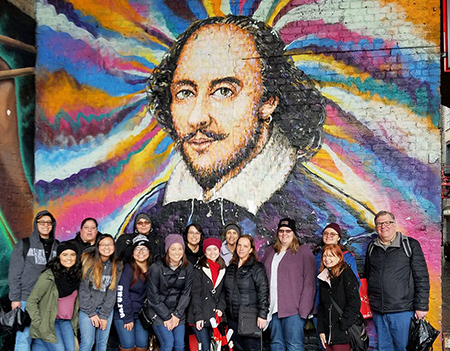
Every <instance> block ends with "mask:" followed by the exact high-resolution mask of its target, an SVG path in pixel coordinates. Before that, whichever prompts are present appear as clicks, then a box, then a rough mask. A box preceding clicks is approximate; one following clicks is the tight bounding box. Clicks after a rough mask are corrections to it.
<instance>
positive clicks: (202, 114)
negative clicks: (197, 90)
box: [188, 94, 211, 130]
mask: <svg viewBox="0 0 450 351" xmlns="http://www.w3.org/2000/svg"><path fill="white" fill-rule="evenodd" d="M209 112H210V111H209V104H208V99H207V98H204V97H202V96H201V95H200V94H199V96H197V98H196V99H195V105H194V107H193V109H192V110H191V112H190V114H189V120H188V122H189V125H190V126H191V127H192V128H193V129H194V130H198V129H202V128H205V127H207V126H208V125H209V124H210V123H211V118H210V115H209Z"/></svg>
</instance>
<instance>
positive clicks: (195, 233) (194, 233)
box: [188, 232, 202, 236]
mask: <svg viewBox="0 0 450 351" xmlns="http://www.w3.org/2000/svg"><path fill="white" fill-rule="evenodd" d="M188 234H191V235H198V236H200V235H202V233H200V232H188Z"/></svg>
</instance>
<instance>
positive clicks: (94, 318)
mask: <svg viewBox="0 0 450 351" xmlns="http://www.w3.org/2000/svg"><path fill="white" fill-rule="evenodd" d="M89 318H90V320H91V323H92V325H93V326H94V328H98V327H99V326H100V318H99V316H97V315H96V314H94V315H93V316H92V317H89Z"/></svg>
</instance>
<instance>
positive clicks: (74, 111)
mask: <svg viewBox="0 0 450 351" xmlns="http://www.w3.org/2000/svg"><path fill="white" fill-rule="evenodd" d="M36 11H37V12H36V13H37V15H36V18H37V21H38V29H37V40H38V62H37V70H38V74H37V86H36V90H37V105H38V106H37V113H36V144H35V145H36V149H35V171H36V177H35V201H36V207H37V208H39V209H41V208H48V209H50V210H51V211H52V212H53V213H54V214H55V216H56V218H57V220H58V235H59V237H60V238H61V239H66V238H70V237H72V236H74V234H75V232H76V231H77V230H78V227H79V223H80V222H81V220H82V219H83V218H84V217H86V216H93V217H96V218H97V219H98V220H99V223H100V230H101V231H103V232H109V233H113V234H117V235H119V234H121V233H122V232H124V231H129V230H131V229H132V222H133V219H134V216H135V215H136V213H137V212H139V211H147V212H149V213H150V214H151V216H152V219H153V220H154V224H155V228H156V229H155V230H158V231H160V232H161V233H162V234H167V233H169V232H172V231H175V232H179V231H181V230H182V229H183V228H184V226H185V225H186V224H188V223H190V222H192V221H198V222H199V223H200V224H202V225H203V226H204V228H205V231H206V233H207V235H208V236H217V235H220V234H221V230H222V228H223V226H224V224H225V223H226V222H228V221H237V222H239V224H240V225H241V226H242V227H243V228H244V230H245V231H246V232H248V233H250V234H252V235H253V236H254V237H255V239H256V241H257V244H258V247H259V248H260V250H261V251H263V250H264V248H265V247H266V246H267V245H268V244H269V243H270V242H271V241H272V240H273V235H274V232H275V229H276V224H277V222H278V220H279V219H280V218H281V217H283V216H285V215H289V216H292V217H294V218H295V219H296V220H297V222H298V230H299V233H300V236H301V239H302V240H303V241H305V242H308V243H310V244H312V245H315V244H316V243H318V242H319V241H320V233H321V229H322V228H323V227H325V225H326V224H327V223H329V222H331V221H337V222H338V223H340V224H341V226H342V227H343V228H344V235H343V239H344V240H345V241H346V243H347V245H348V246H349V247H350V248H351V249H352V250H353V251H354V253H355V256H356V257H357V259H358V260H359V262H360V263H361V262H362V260H363V258H364V253H365V247H366V245H367V242H368V241H369V240H370V238H371V235H373V233H374V227H373V215H374V213H376V212H377V211H379V210H382V209H387V210H390V211H392V212H394V213H395V215H396V217H397V220H398V224H399V228H400V230H401V231H403V232H405V233H407V234H408V235H410V236H412V237H414V238H417V239H418V240H419V241H420V242H421V243H422V246H423V250H424V252H425V255H426V259H427V263H428V268H429V272H430V275H431V279H432V291H431V301H430V303H431V305H430V307H431V311H432V312H431V313H430V320H431V322H432V323H433V324H435V325H439V320H440V312H439V311H440V306H441V297H440V274H441V272H440V257H441V253H440V238H441V234H440V216H441V215H440V213H441V205H440V196H439V194H440V179H439V170H440V152H441V150H440V135H439V123H440V115H439V74H440V71H439V40H440V38H439V2H438V1H437V0H432V1H427V2H424V1H421V2H415V3H414V2H410V1H407V0H397V1H394V0H392V1H386V0H380V1H359V0H355V1H343V0H336V1H290V2H288V1H247V2H245V1H241V2H225V1H223V2H221V1H211V2H203V3H201V2H191V1H187V2H171V1H168V2H161V1H145V0H139V1H133V2H124V1H122V2H111V1H107V2H106V1H105V2H103V1H96V2H95V3H93V2H91V1H84V0H76V1H75V0H73V1H67V2H64V3H57V4H50V3H48V2H46V1H37V2H36ZM228 13H231V14H235V15H243V16H248V17H251V18H253V19H255V20H257V21H260V22H263V23H265V24H267V25H268V26H270V27H272V28H273V30H274V32H276V33H277V34H276V36H278V37H279V38H280V39H281V40H282V42H283V43H284V55H282V56H287V57H290V58H291V59H292V62H293V64H294V66H295V67H296V68H297V69H298V70H301V71H303V72H304V73H305V75H306V76H307V77H309V79H310V81H309V80H307V79H306V78H305V76H301V78H299V80H298V81H297V82H298V83H299V84H300V85H304V86H306V87H308V89H309V90H308V91H309V92H310V93H308V94H309V95H308V94H306V96H308V98H302V99H301V102H300V103H299V105H298V107H296V106H295V105H294V104H293V103H292V102H291V103H290V105H289V104H287V105H286V103H285V104H284V105H283V106H285V107H286V106H287V107H286V110H284V111H290V112H289V113H282V112H280V111H281V110H280V108H278V110H276V109H275V111H274V112H273V121H271V127H270V128H274V127H273V126H276V127H277V128H280V130H281V131H282V132H281V134H283V135H285V136H289V142H288V146H287V149H282V148H280V149H278V150H279V151H278V152H274V153H272V154H269V155H268V156H267V157H268V159H267V160H265V162H261V165H259V166H255V168H254V169H253V170H252V172H253V173H251V175H252V176H250V178H254V179H258V176H260V177H261V179H260V181H258V182H256V184H255V183H251V182H244V181H240V180H239V179H241V178H239V177H240V176H241V175H242V174H244V173H245V169H249V168H250V167H251V166H248V167H247V165H251V164H253V165H254V164H255V163H254V162H252V161H253V159H251V160H250V158H247V159H238V161H239V160H240V161H241V163H239V162H237V164H233V165H230V164H229V163H228V161H229V157H223V158H222V159H220V157H221V153H222V152H225V151H224V150H225V147H224V148H220V149H218V150H217V152H216V153H215V154H214V155H213V154H211V155H209V157H208V158H206V161H205V162H210V163H208V167H210V166H211V160H212V159H220V162H219V163H218V164H217V165H212V166H211V167H212V168H211V167H210V168H207V172H206V173H208V174H210V173H212V172H211V170H212V169H214V170H218V173H219V174H221V175H224V174H225V175H226V177H225V178H224V179H225V180H224V181H223V182H222V183H219V185H218V184H217V183H214V179H213V180H212V181H211V182H212V186H210V187H211V188H212V191H204V190H205V189H206V190H209V188H208V185H205V184H209V185H211V184H210V183H211V182H210V183H207V182H206V181H205V177H202V176H201V175H199V174H200V173H195V171H192V169H191V171H186V172H185V175H184V174H183V172H182V169H181V168H180V167H181V166H180V165H182V164H183V161H182V157H181V156H180V150H179V149H176V148H175V144H174V142H173V139H176V138H177V133H178V132H179V131H180V128H181V127H180V126H179V125H177V126H176V127H174V129H172V131H171V132H170V126H168V125H165V126H166V129H163V127H162V123H161V118H160V117H158V119H157V118H156V117H157V114H156V113H155V110H154V109H151V110H150V111H149V110H148V108H147V93H146V91H145V90H146V83H147V79H148V77H149V76H151V75H153V74H154V73H155V68H156V67H158V65H159V64H160V63H161V60H162V59H163V57H164V54H165V53H166V52H167V50H168V49H169V48H171V47H172V46H173V45H174V43H176V40H177V38H179V36H180V34H182V33H183V32H184V31H185V30H186V29H187V28H188V26H189V24H191V23H192V22H194V21H195V20H197V19H204V18H207V17H212V16H223V15H225V14H228ZM211 31H212V30H211ZM199 38H200V39H199V41H198V44H199V45H201V44H202V40H203V39H202V38H207V36H205V37H200V36H199ZM208 38H209V39H211V38H213V36H211V37H208ZM265 38H267V43H266V45H267V46H268V47H270V45H273V51H272V54H273V55H275V53H276V52H277V51H276V50H275V41H273V42H271V41H270V40H272V39H273V38H272V37H271V36H270V35H267V36H266V37H265ZM209 39H208V40H209ZM205 40H206V39H205ZM271 43H272V44H271ZM203 44H204V43H203ZM208 45H209V46H210V47H214V48H216V46H214V45H216V41H214V40H212V39H211V41H210V42H207V45H204V47H205V52H206V49H207V48H208ZM224 45H225V44H224ZM248 48H249V46H248V45H247V46H246V47H245V48H243V52H244V49H248ZM219 50H222V47H221V46H217V51H219ZM230 50H231V49H230ZM196 53H197V54H196ZM201 53H202V52H201V51H200V50H198V51H196V50H192V54H191V55H190V56H189V58H186V59H183V61H182V62H184V63H186V64H188V63H192V62H195V63H196V65H195V67H193V68H192V69H191V70H190V72H196V73H198V74H202V72H203V73H205V72H216V73H217V74H219V73H218V72H220V71H221V69H223V68H224V67H226V66H227V64H229V63H230V62H231V61H232V59H233V56H232V53H231V51H230V52H228V53H227V54H225V55H223V63H220V62H219V63H217V62H216V61H214V60H213V59H214V55H212V54H213V53H211V55H212V56H211V55H210V56H208V55H207V54H205V55H201ZM203 53H204V52H203ZM253 54H254V55H251V54H250V53H247V56H246V57H245V59H246V60H254V62H257V60H259V59H265V58H267V57H269V56H270V55H269V54H268V53H266V57H259V56H264V55H258V54H259V52H258V51H256V52H253ZM280 56H281V55H280ZM255 58H256V59H255ZM240 62H241V61H240V60H236V61H235V62H234V65H235V67H236V74H238V72H239V70H240V68H239V67H241V66H239V65H240ZM258 62H259V61H258ZM255 65H256V66H257V65H258V64H257V63H252V64H251V65H250V66H252V67H256V66H255ZM295 72H298V71H295ZM248 77H249V76H247V78H248ZM291 78H292V74H289V75H288V77H287V76H285V77H276V78H275V76H274V77H272V78H271V79H267V80H266V81H265V83H264V84H265V88H267V89H268V88H272V87H276V88H279V87H281V88H280V89H282V90H283V91H284V92H289V93H286V96H287V95H289V94H291V93H292V94H294V92H293V91H294V90H295V89H294V88H292V91H290V90H289V89H290V86H289V84H290V83H289V82H290V81H291ZM294 85H295V84H294ZM156 88H157V86H156ZM261 88H262V86H261V83H254V89H253V91H259V90H258V89H261ZM226 92H227V91H221V93H224V94H225V95H226ZM311 92H317V93H318V94H319V96H320V97H321V98H320V99H319V100H317V99H316V98H314V96H316V95H315V93H311ZM183 94H187V95H185V97H187V96H191V95H190V94H191V92H189V91H187V92H183ZM194 95H195V94H194ZM211 95H212V94H211ZM168 96H172V95H170V94H169V95H168ZM172 98H173V96H172ZM286 101H292V100H288V99H287V100H286ZM168 105H169V110H170V108H173V106H171V105H170V103H169V104H168ZM186 106H187V107H186V109H185V111H183V109H180V115H181V114H182V113H183V112H189V111H190V110H189V108H190V107H189V106H188V105H186ZM227 106H228V107H227V108H222V110H220V109H217V110H215V113H216V115H211V114H212V112H211V111H209V112H210V114H208V113H206V114H205V113H203V114H200V116H203V117H204V116H209V117H208V118H210V120H212V119H214V118H216V117H217V116H218V115H220V116H221V118H219V119H218V120H217V121H218V123H217V124H216V127H217V128H219V127H218V126H221V127H223V130H227V129H226V128H231V126H232V125H233V123H234V122H233V120H230V122H229V123H228V124H225V123H223V121H224V120H225V119H226V118H230V116H231V117H233V116H235V115H237V114H238V113H239V112H240V111H241V107H240V106H237V105H227ZM230 106H234V107H233V108H231V107H230ZM258 106H259V105H258ZM227 111H229V113H225V112H227ZM203 112H204V111H203ZM261 113H263V112H261ZM297 113H298V115H299V116H303V117H298V118H299V120H302V119H303V120H304V122H305V121H307V122H308V123H309V122H311V121H313V120H315V121H316V122H314V123H315V124H314V125H313V124H311V125H309V124H306V122H305V125H309V127H304V128H297V129H296V127H298V124H297V122H298V121H297V119H296V118H297V117H294V116H297ZM322 113H323V114H322ZM186 115H188V116H191V115H193V113H186ZM255 116H256V117H258V115H249V118H250V117H255ZM261 116H262V115H259V117H261ZM321 116H323V117H324V120H323V121H322V120H321ZM262 119H263V118H262ZM282 121H283V122H282ZM247 122H248V121H247V120H245V119H244V120H243V121H242V125H244V124H245V123H247ZM208 123H209V122H208ZM220 123H223V124H220ZM255 123H256V122H255ZM311 123H313V122H311ZM233 126H235V127H236V128H235V129H233V130H232V132H230V133H229V134H227V135H228V136H235V135H237V134H239V133H242V134H243V138H248V139H239V138H237V139H236V141H235V145H234V146H235V147H238V146H239V143H240V142H241V141H242V140H246V141H248V140H252V137H254V135H253V134H252V128H248V130H247V129H245V128H242V127H241V128H239V125H237V126H236V125H233ZM167 128H169V129H167ZM177 128H178V129H177ZM263 128H264V126H263ZM283 128H284V129H283ZM308 128H309V129H308ZM243 129H245V130H244V131H243ZM270 130H271V132H270V135H272V136H273V135H274V134H275V132H274V131H273V130H272V129H270ZM305 130H308V132H305ZM216 131H217V130H216ZM244 132H248V133H247V134H246V133H244ZM312 134H314V135H315V136H316V138H315V139H314V138H313V139H312V140H313V142H312V143H311V144H307V143H305V140H306V138H307V136H308V135H312ZM224 135H225V134H224ZM296 136H297V137H296ZM319 136H320V137H319ZM292 140H296V141H295V143H298V144H295V145H294V142H293V141H292ZM247 144H248V143H243V145H244V146H245V145H247ZM180 145H181V147H183V144H182V143H180ZM264 145H266V144H264ZM268 145H271V144H268ZM244 146H243V147H240V146H239V148H240V149H245V147H244ZM291 148H293V149H294V151H293V153H292V155H294V156H292V158H289V157H288V156H289V155H291V154H290V153H289V152H290V151H289V150H291ZM265 149H270V147H269V146H268V147H267V148H264V150H265ZM282 150H284V151H282ZM286 155H288V156H286ZM297 156H298V159H296V157H297ZM201 157H203V156H202V155H197V157H194V159H191V161H192V163H193V164H195V162H197V161H198V160H200V159H201ZM286 157H287V159H286ZM187 159H188V163H189V162H190V161H189V157H188V158H187ZM292 160H293V161H292ZM291 161H292V162H293V164H292V165H291V166H292V167H290V168H289V167H288V169H284V168H282V166H283V165H284V164H286V163H288V162H291ZM244 165H246V167H247V168H244V169H241V168H242V166H244ZM214 167H216V168H214ZM277 167H278V168H277ZM194 168H195V167H194ZM228 172H231V173H228ZM243 172H244V173H243ZM249 172H250V171H249ZM192 174H196V175H197V178H195V177H194V178H193V179H194V181H192V182H190V183H189V182H188V180H189V179H191V178H192ZM264 175H266V176H264ZM176 176H178V178H176ZM199 178H200V179H201V180H198V179H199ZM236 179H238V181H236V182H235V184H233V180H236ZM280 179H281V180H282V181H281V182H279V184H278V183H277V181H278V180H280ZM195 180H198V182H197V183H195ZM202 181H205V183H202ZM247 181H248V179H247ZM186 182H188V183H186ZM200 183H201V184H203V185H204V186H203V188H202V187H200V188H199V185H198V184H200ZM171 187H172V189H175V190H172V192H170V191H171V190H170V189H171ZM225 190H226V191H227V195H226V196H225V195H220V194H223V192H224V191H225ZM169 193H170V194H171V195H170V196H172V197H170V198H169V195H168V194H169ZM164 199H165V200H164ZM437 347H438V346H437Z"/></svg>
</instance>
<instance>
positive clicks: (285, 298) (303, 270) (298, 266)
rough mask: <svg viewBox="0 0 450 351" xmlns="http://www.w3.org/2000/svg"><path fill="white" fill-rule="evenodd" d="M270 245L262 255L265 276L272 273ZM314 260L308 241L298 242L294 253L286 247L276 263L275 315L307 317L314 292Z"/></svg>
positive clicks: (311, 307)
mask: <svg viewBox="0 0 450 351" xmlns="http://www.w3.org/2000/svg"><path fill="white" fill-rule="evenodd" d="M274 255H275V250H274V249H273V247H270V248H268V249H267V251H266V254H265V255H264V257H263V259H262V263H264V266H265V267H266V272H267V276H268V278H269V284H270V279H271V278H270V277H271V275H272V272H271V270H272V260H273V256H274ZM316 275H317V273H316V262H315V259H314V256H313V254H312V252H311V249H310V248H309V246H308V245H306V244H303V245H300V248H299V249H298V251H297V253H296V254H295V255H293V254H292V252H291V250H287V251H286V253H285V255H284V257H283V259H282V260H281V262H280V264H279V266H278V279H277V289H278V318H285V317H289V316H294V315H296V314H299V315H300V317H302V318H304V319H306V318H307V317H308V315H309V314H310V313H311V311H312V309H313V307H314V295H315V293H316Z"/></svg>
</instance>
